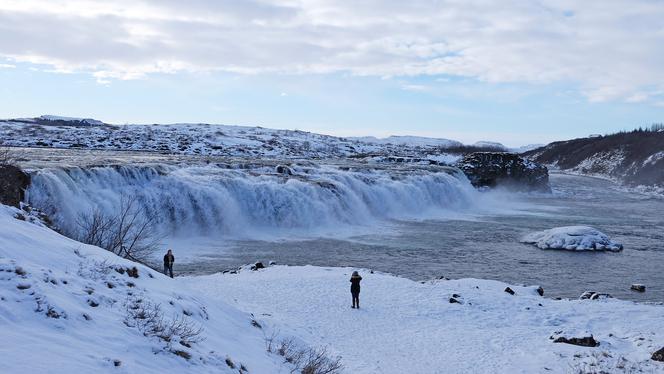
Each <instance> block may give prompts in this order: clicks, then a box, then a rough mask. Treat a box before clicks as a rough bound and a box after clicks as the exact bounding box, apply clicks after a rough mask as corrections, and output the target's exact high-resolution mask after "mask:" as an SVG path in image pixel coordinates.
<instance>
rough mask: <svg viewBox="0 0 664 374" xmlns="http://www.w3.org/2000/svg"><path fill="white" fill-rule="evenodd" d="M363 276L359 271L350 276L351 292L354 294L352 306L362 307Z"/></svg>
mask: <svg viewBox="0 0 664 374" xmlns="http://www.w3.org/2000/svg"><path fill="white" fill-rule="evenodd" d="M361 280H362V277H361V276H360V274H358V273H357V271H354V272H353V275H351V277H350V294H351V296H353V306H351V308H353V309H355V308H357V309H360V281H361Z"/></svg>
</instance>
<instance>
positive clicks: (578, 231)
mask: <svg viewBox="0 0 664 374" xmlns="http://www.w3.org/2000/svg"><path fill="white" fill-rule="evenodd" d="M521 241H522V242H523V243H529V244H535V245H536V246H537V247H539V248H542V249H568V250H576V251H620V250H622V249H623V246H622V244H620V243H616V242H613V241H611V239H609V237H608V236H607V235H606V234H604V233H602V232H600V231H599V230H597V229H595V228H592V227H589V226H564V227H556V228H553V229H550V230H544V231H540V232H535V233H532V234H528V235H526V236H525V237H524V238H523V239H522V240H521Z"/></svg>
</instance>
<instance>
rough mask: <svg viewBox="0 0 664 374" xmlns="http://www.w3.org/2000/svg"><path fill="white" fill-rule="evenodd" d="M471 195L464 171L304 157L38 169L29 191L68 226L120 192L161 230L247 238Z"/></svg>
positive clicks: (446, 205)
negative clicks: (281, 163) (279, 161)
mask: <svg viewBox="0 0 664 374" xmlns="http://www.w3.org/2000/svg"><path fill="white" fill-rule="evenodd" d="M476 194H477V192H476V191H475V190H474V189H473V188H472V186H471V185H470V184H469V182H468V180H467V179H466V178H465V177H464V176H463V175H462V174H460V173H450V172H448V171H444V170H441V171H424V170H411V171H407V172H405V171H385V170H364V171H344V170H341V169H339V168H336V167H329V166H328V167H326V166H315V167H311V166H309V167H300V168H296V173H295V175H292V176H288V177H286V176H284V175H280V174H276V173H274V172H273V171H272V169H271V168H270V169H268V168H266V167H264V168H260V167H257V168H254V169H227V168H221V167H218V166H214V165H210V166H202V167H191V166H190V167H177V166H172V165H155V166H112V167H110V166H109V167H92V168H86V169H82V168H66V169H64V168H55V169H44V170H40V171H37V172H35V173H34V174H33V176H32V184H31V187H30V188H29V190H28V193H27V199H28V201H29V203H30V204H31V205H33V206H35V207H37V208H40V209H42V210H43V211H44V212H46V213H47V214H49V216H50V217H51V218H52V219H53V220H54V221H55V222H56V223H57V224H58V225H59V226H60V227H61V228H63V229H65V231H69V232H73V231H74V230H76V221H77V219H78V217H80V216H81V215H82V214H86V213H89V212H91V211H93V210H94V209H100V210H102V211H105V212H114V211H115V210H117V209H118V206H119V205H120V200H121V199H122V196H135V197H136V198H137V200H138V202H139V203H140V204H142V206H144V207H145V208H146V210H147V211H148V212H149V213H150V214H154V215H156V217H158V222H159V226H160V228H161V229H162V230H163V231H164V233H168V234H175V235H177V234H195V235H210V236H214V235H217V234H218V235H223V236H226V237H228V236H230V237H237V238H250V237H253V236H255V235H256V234H259V233H260V234H261V236H264V235H265V234H266V233H267V234H269V233H284V232H300V233H313V232H316V230H318V229H329V228H334V227H340V226H352V225H365V224H371V223H372V222H377V221H381V220H387V219H406V218H417V217H435V216H437V215H440V214H443V213H445V212H449V211H458V210H465V209H468V208H469V207H471V206H472V204H473V200H474V198H475V197H476Z"/></svg>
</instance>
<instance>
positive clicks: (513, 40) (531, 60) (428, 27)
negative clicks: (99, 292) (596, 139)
mask: <svg viewBox="0 0 664 374" xmlns="http://www.w3.org/2000/svg"><path fill="white" fill-rule="evenodd" d="M662 18H664V5H662V3H661V2H657V1H649V0H634V1H630V0H620V1H619V0H606V1H598V2H591V1H572V0H540V1H530V2H524V1H520V0H506V1H500V2H494V1H487V0H468V1H459V0H441V1H433V0H431V1H423V0H413V1H401V0H381V1H379V0H367V1H362V2H350V1H349V2H343V1H336V0H307V1H301V0H271V1H270V0H265V1H262V0H246V1H230V0H191V1H186V2H182V1H176V0H131V1H130V0H117V1H113V2H107V1H101V0H89V1H83V0H22V1H14V0H0V56H1V57H4V58H8V59H10V60H11V61H15V62H29V63H34V64H41V65H46V66H49V69H51V70H55V71H60V72H89V73H90V74H93V75H94V76H95V77H96V79H97V80H98V81H100V82H108V81H109V80H112V79H137V78H143V77H146V76H148V75H149V74H153V73H176V72H201V71H205V72H210V71H212V72H213V71H224V72H233V73H238V74H262V73H286V74H325V73H337V72H342V73H350V74H357V75H366V76H378V77H390V76H398V77H408V76H422V75H432V76H443V75H444V76H462V77H469V78H473V79H477V80H480V81H485V82H496V83H501V82H525V83H532V84H548V83H560V82H562V83H566V84H572V85H574V86H576V87H578V89H579V91H580V92H581V93H583V94H584V95H586V96H587V97H588V99H589V100H591V101H608V100H625V101H648V100H655V99H657V98H658V97H660V96H661V93H660V92H661V91H662V90H663V89H664V69H661V66H663V63H664V27H662V24H661V19H662Z"/></svg>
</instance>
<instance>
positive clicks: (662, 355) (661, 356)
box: [650, 348, 664, 362]
mask: <svg viewBox="0 0 664 374" xmlns="http://www.w3.org/2000/svg"><path fill="white" fill-rule="evenodd" d="M650 358H651V359H653V360H655V361H662V362H664V348H662V349H660V350H659V351H657V352H655V353H653V354H652V357H650Z"/></svg>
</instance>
